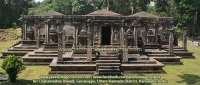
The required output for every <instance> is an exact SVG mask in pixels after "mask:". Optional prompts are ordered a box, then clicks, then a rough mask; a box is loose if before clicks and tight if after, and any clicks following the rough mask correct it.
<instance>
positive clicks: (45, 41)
mask: <svg viewBox="0 0 200 85" xmlns="http://www.w3.org/2000/svg"><path fill="white" fill-rule="evenodd" d="M44 43H47V22H46V21H45V40H44Z"/></svg>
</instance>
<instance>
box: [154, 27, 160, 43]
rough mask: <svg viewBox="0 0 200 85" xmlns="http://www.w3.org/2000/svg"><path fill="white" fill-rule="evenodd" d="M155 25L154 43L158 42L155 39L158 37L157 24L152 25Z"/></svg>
mask: <svg viewBox="0 0 200 85" xmlns="http://www.w3.org/2000/svg"><path fill="white" fill-rule="evenodd" d="M154 27H155V44H158V40H157V38H158V28H159V27H158V26H157V25H156V26H154Z"/></svg>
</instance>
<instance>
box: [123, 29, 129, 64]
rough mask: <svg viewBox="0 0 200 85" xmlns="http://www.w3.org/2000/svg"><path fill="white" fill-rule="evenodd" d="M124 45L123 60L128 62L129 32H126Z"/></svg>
mask: <svg viewBox="0 0 200 85" xmlns="http://www.w3.org/2000/svg"><path fill="white" fill-rule="evenodd" d="M123 41H124V46H123V62H128V47H127V44H128V42H127V41H128V34H127V33H124V40H123Z"/></svg>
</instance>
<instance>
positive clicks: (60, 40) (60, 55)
mask: <svg viewBox="0 0 200 85" xmlns="http://www.w3.org/2000/svg"><path fill="white" fill-rule="evenodd" d="M63 50H64V49H63V48H62V33H61V32H59V33H58V61H62V60H63Z"/></svg>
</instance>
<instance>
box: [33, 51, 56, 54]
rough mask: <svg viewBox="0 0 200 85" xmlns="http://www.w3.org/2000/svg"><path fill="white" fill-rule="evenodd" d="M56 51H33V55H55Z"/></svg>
mask: <svg viewBox="0 0 200 85" xmlns="http://www.w3.org/2000/svg"><path fill="white" fill-rule="evenodd" d="M57 53H58V51H35V54H57Z"/></svg>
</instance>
